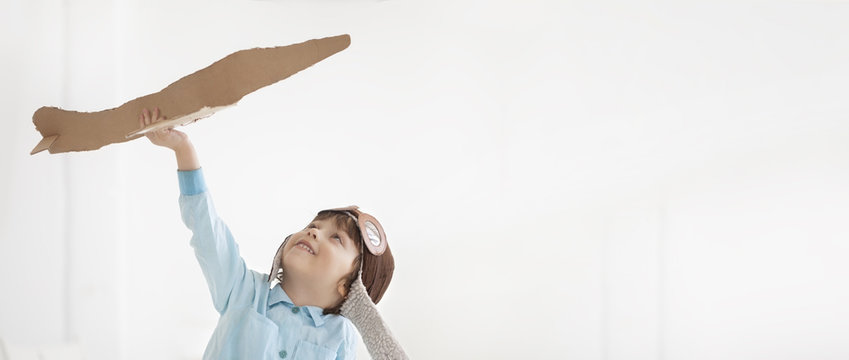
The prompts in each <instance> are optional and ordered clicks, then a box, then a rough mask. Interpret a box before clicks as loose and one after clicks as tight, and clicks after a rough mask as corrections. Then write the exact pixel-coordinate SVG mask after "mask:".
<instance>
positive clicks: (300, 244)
mask: <svg viewBox="0 0 849 360" xmlns="http://www.w3.org/2000/svg"><path fill="white" fill-rule="evenodd" d="M295 247H296V248H301V249H302V250H305V251H306V252H308V253H310V254H311V255H315V250H313V249H312V245H310V243H309V242H308V241H304V240H301V241H298V243H297V244H295Z"/></svg>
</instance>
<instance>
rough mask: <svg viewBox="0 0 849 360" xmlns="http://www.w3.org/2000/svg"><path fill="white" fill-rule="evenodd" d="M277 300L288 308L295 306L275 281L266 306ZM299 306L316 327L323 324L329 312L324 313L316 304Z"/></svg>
mask: <svg viewBox="0 0 849 360" xmlns="http://www.w3.org/2000/svg"><path fill="white" fill-rule="evenodd" d="M279 302H283V304H285V305H286V307H288V308H290V309H291V308H292V307H294V306H295V304H294V303H293V302H292V299H291V298H289V295H287V294H286V292H285V291H283V287H282V286H280V285H279V284H277V283H275V284H274V287H273V288H271V293H270V294H269V296H268V307H271V306H272V305H274V304H276V303H279ZM299 307H300V308H301V310H306V314H307V317H309V318H310V319H312V321H313V324H315V326H316V327H319V326H322V325H324V320H325V318H326V317H327V316H330V314H327V315H325V314H324V309H322V308H320V307H318V306H312V305H304V306H299Z"/></svg>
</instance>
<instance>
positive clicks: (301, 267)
mask: <svg viewBox="0 0 849 360" xmlns="http://www.w3.org/2000/svg"><path fill="white" fill-rule="evenodd" d="M163 119H164V117H160V116H159V109H158V108H156V109H155V110H154V112H153V114H152V116H151V114H149V113H148V111H147V109H144V110H143V113H142V114H141V115H139V124H140V126H142V127H144V126H146V125H149V124H150V123H152V122H157V121H161V120H163ZM146 136H147V138H148V139H149V140H150V141H151V142H152V143H153V144H155V145H159V146H164V147H167V148H169V149H172V150H174V153H175V155H176V157H177V170H178V171H177V173H178V180H179V185H180V199H179V202H180V210H181V214H182V218H183V222H184V223H185V224H186V226H187V227H188V228H189V229H190V230H192V233H193V235H192V239H191V246H192V247H193V248H194V250H195V255H196V257H197V259H198V262H199V263H200V265H201V270H202V271H203V274H204V277H205V278H206V281H207V284H208V285H209V290H210V294H211V295H212V300H213V305H214V306H215V309H216V310H217V311H218V312H219V314H220V315H221V317H220V318H219V321H218V325H217V326H216V328H215V331H214V333H213V335H212V338H211V339H210V341H209V344H208V345H207V348H206V350H205V351H204V355H203V358H204V359H280V358H283V359H344V358H355V357H356V348H357V336H356V331H355V330H354V329H355V326H356V328H357V329H360V332H362V333H363V338H364V340H365V342H366V346H367V347H368V348H369V352H370V353H372V356H374V357H384V358H406V355H405V354H404V353H403V350H401V348H400V346H398V344H397V342H395V340H394V338H392V335H391V334H390V333H389V331H388V328H387V327H386V324H385V323H383V321H382V319H381V318H380V316H379V314H378V313H377V311H376V308H375V307H374V304H375V303H377V302H378V301H379V300H380V298H381V297H382V296H383V293H384V292H385V291H386V287H387V286H388V284H389V281H390V280H391V277H392V272H393V270H394V261H393V258H392V254H391V252H390V251H389V248H388V247H387V246H386V242H385V234H383V233H382V228H380V231H379V233H380V236H379V237H377V238H375V237H373V236H372V235H373V233H372V232H371V231H366V230H367V229H366V227H363V226H361V227H360V228H358V225H361V224H363V223H364V222H363V221H359V222H358V220H363V219H373V222H374V223H376V219H374V218H373V217H370V216H369V215H368V214H362V213H360V212H359V211H358V210H356V207H348V208H339V209H330V210H324V211H321V212H319V214H318V215H317V216H316V218H315V219H314V220H313V221H312V222H310V224H308V225H307V227H305V228H304V229H302V230H301V231H299V232H297V233H294V234H291V235H289V236H287V237H286V240H285V241H284V242H283V244H281V246H280V249H278V252H277V254H276V255H275V257H274V261H273V263H272V271H271V272H270V273H269V274H260V273H258V272H256V271H253V270H249V269H247V268H246V266H245V262H244V260H243V259H242V258H241V256H240V255H239V250H238V245H237V244H236V242H235V240H234V239H233V236H232V234H231V233H230V231H229V229H228V228H227V225H226V224H224V222H223V221H222V220H221V219H220V218H219V217H218V216H217V214H216V212H215V209H214V206H213V202H212V198H211V197H210V195H209V192H208V191H207V188H206V184H205V182H204V179H203V174H202V172H201V167H200V163H199V161H198V157H197V153H196V152H195V150H194V147H193V145H192V143H191V142H190V141H189V139H188V136H187V135H186V134H185V133H183V132H180V131H177V130H174V129H171V128H169V129H162V130H157V131H152V132H148V133H146ZM355 214H356V215H355ZM365 223H369V221H368V220H365ZM378 226H379V224H378ZM361 229H362V230H361ZM375 229H376V228H375ZM364 234H365V235H367V236H368V237H369V239H365V238H364ZM365 240H371V241H370V242H371V245H369V242H366V241H365ZM381 242H382V247H381V248H380V250H378V251H375V248H374V246H375V243H376V244H380V243H381ZM364 243H365V244H366V245H368V251H364V246H363V244H364ZM272 275H274V276H272ZM364 278H365V279H366V280H368V281H367V283H368V284H369V285H368V287H366V286H365V285H364V284H363V279H364ZM272 279H273V281H271V280H272ZM269 282H270V284H269ZM278 284H279V286H276V285H278ZM340 314H341V315H344V317H343V316H340ZM352 321H353V323H352Z"/></svg>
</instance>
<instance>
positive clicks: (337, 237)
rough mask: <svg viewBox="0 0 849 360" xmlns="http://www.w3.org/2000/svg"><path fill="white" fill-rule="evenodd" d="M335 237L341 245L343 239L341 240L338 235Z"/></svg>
mask: <svg viewBox="0 0 849 360" xmlns="http://www.w3.org/2000/svg"><path fill="white" fill-rule="evenodd" d="M334 236H335V237H336V239H337V240H339V243H340V244H341V243H342V238H341V237H339V236H337V235H334Z"/></svg>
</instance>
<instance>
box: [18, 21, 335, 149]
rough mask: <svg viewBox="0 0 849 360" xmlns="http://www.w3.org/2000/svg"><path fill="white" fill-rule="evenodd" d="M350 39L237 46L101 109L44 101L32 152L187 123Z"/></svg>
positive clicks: (92, 145) (95, 144)
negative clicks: (146, 121) (153, 112)
mask: <svg viewBox="0 0 849 360" xmlns="http://www.w3.org/2000/svg"><path fill="white" fill-rule="evenodd" d="M350 44H351V37H350V36H349V35H348V34H344V35H339V36H332V37H326V38H321V39H312V40H308V41H305V42H302V43H298V44H292V45H287V46H277V47H270V48H253V49H246V50H239V51H237V52H234V53H232V54H230V55H227V56H225V57H224V58H222V59H220V60H218V61H216V62H215V63H213V64H212V65H209V66H207V67H205V68H203V69H200V70H198V71H196V72H194V73H192V74H191V75H188V76H184V77H183V78H181V79H180V80H177V81H175V82H173V83H171V85H168V86H167V87H165V88H164V89H162V90H161V91H159V92H157V93H153V94H149V95H145V96H142V97H139V98H136V99H133V100H130V101H128V102H126V103H124V104H123V105H121V106H119V107H117V108H112V109H108V110H102V111H97V112H78V111H69V110H63V109H59V108H56V107H47V106H44V107H41V108H39V109H38V110H36V111H35V113H34V114H33V115H32V122H33V123H34V124H35V128H36V130H38V132H40V133H41V136H42V137H43V139H41V141H40V142H39V143H38V145H36V146H35V148H34V149H32V151H31V152H30V155H33V154H36V153H39V152H41V151H44V150H49V152H50V153H51V154H56V153H63V152H69V151H87V150H96V149H99V148H101V147H103V146H104V145H108V144H113V143H120V142H125V141H130V140H134V139H138V138H140V137H142V136H144V133H146V132H148V131H153V130H158V129H161V128H167V127H173V126H176V125H185V124H188V123H191V122H194V121H197V120H199V119H202V118H205V117H207V116H210V115H212V114H213V113H215V112H216V111H218V110H220V109H222V108H225V107H229V106H232V105H235V104H236V102H238V101H239V100H240V99H241V98H242V97H243V96H245V95H247V94H250V93H252V92H254V91H256V90H258V89H260V88H263V87H266V86H268V85H271V84H274V83H276V82H278V81H280V80H283V79H285V78H287V77H289V76H291V75H292V74H295V73H297V72H298V71H301V70H303V69H306V68H308V67H310V66H312V65H313V64H315V63H317V62H319V61H321V60H324V59H325V58H327V57H329V56H330V55H333V54H335V53H337V52H339V51H342V50H344V49H345V48H347V47H348V45H350ZM154 107H159V110H160V114H161V115H162V116H165V117H166V118H167V120H163V121H159V122H156V123H154V124H150V125H148V126H145V127H143V128H141V129H140V128H139V121H138V116H139V114H140V113H141V111H142V108H148V109H153V108H154Z"/></svg>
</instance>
